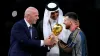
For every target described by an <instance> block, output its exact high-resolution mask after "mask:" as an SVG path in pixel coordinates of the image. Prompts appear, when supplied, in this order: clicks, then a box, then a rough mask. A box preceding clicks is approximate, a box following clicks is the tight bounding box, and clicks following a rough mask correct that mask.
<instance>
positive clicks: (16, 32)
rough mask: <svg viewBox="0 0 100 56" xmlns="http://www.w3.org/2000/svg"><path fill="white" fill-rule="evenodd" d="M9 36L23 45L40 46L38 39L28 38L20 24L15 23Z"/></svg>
mask: <svg viewBox="0 0 100 56" xmlns="http://www.w3.org/2000/svg"><path fill="white" fill-rule="evenodd" d="M11 36H12V37H14V38H15V39H16V40H17V41H18V42H19V43H21V44H24V45H25V46H32V47H40V40H33V39H29V38H28V36H27V34H26V32H25V29H24V26H23V25H21V24H18V23H17V24H15V25H14V26H13V28H12V31H11Z"/></svg>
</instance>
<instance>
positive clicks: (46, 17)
mask: <svg viewBox="0 0 100 56" xmlns="http://www.w3.org/2000/svg"><path fill="white" fill-rule="evenodd" d="M57 10H59V17H58V23H59V24H61V25H62V26H63V30H62V32H61V33H60V34H59V36H58V38H59V39H61V40H62V41H64V42H65V43H66V42H67V39H68V36H69V34H70V31H69V30H66V29H65V25H64V24H63V22H64V17H63V12H62V10H61V9H60V8H58V9H57ZM51 12H52V11H48V10H47V9H45V12H44V18H43V34H44V39H47V38H48V37H49V35H50V34H51V27H50V24H49V20H50V14H51ZM50 21H53V20H50ZM54 22H56V21H54ZM54 22H51V25H52V26H54V25H55V24H56V23H54ZM52 28H53V27H52ZM53 54H54V55H55V54H57V55H59V47H58V44H56V45H55V46H54V47H52V48H51V49H50V52H48V53H47V56H53Z"/></svg>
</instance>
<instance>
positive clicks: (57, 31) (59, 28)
mask: <svg viewBox="0 0 100 56" xmlns="http://www.w3.org/2000/svg"><path fill="white" fill-rule="evenodd" d="M62 29H63V27H62V25H61V24H55V25H54V27H53V29H52V33H53V34H54V35H55V36H58V35H59V34H60V32H61V31H62ZM49 39H51V37H50V38H49Z"/></svg>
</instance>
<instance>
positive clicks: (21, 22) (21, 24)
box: [12, 20, 24, 28]
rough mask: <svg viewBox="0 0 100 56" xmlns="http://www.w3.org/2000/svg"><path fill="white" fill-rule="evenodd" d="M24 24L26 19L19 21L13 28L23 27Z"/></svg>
mask: <svg viewBox="0 0 100 56" xmlns="http://www.w3.org/2000/svg"><path fill="white" fill-rule="evenodd" d="M23 25H24V20H20V21H17V22H16V23H15V24H14V25H13V26H12V28H16V27H22V26H23Z"/></svg>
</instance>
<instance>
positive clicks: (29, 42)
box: [8, 20, 48, 56]
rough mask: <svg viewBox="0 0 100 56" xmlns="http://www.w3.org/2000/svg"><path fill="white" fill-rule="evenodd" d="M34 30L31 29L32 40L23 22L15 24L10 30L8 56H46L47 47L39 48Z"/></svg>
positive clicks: (39, 43)
mask: <svg viewBox="0 0 100 56" xmlns="http://www.w3.org/2000/svg"><path fill="white" fill-rule="evenodd" d="M37 39H38V34H37V31H36V29H35V28H34V27H33V29H32V39H31V35H30V32H29V30H28V27H27V25H26V23H25V21H24V20H20V21H18V22H17V23H15V24H14V25H13V27H12V29H11V37H10V49H9V52H8V56H30V55H31V56H33V55H34V56H35V55H36V56H40V55H41V56H46V52H47V51H48V49H47V47H44V46H40V45H41V42H40V40H37Z"/></svg>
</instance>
